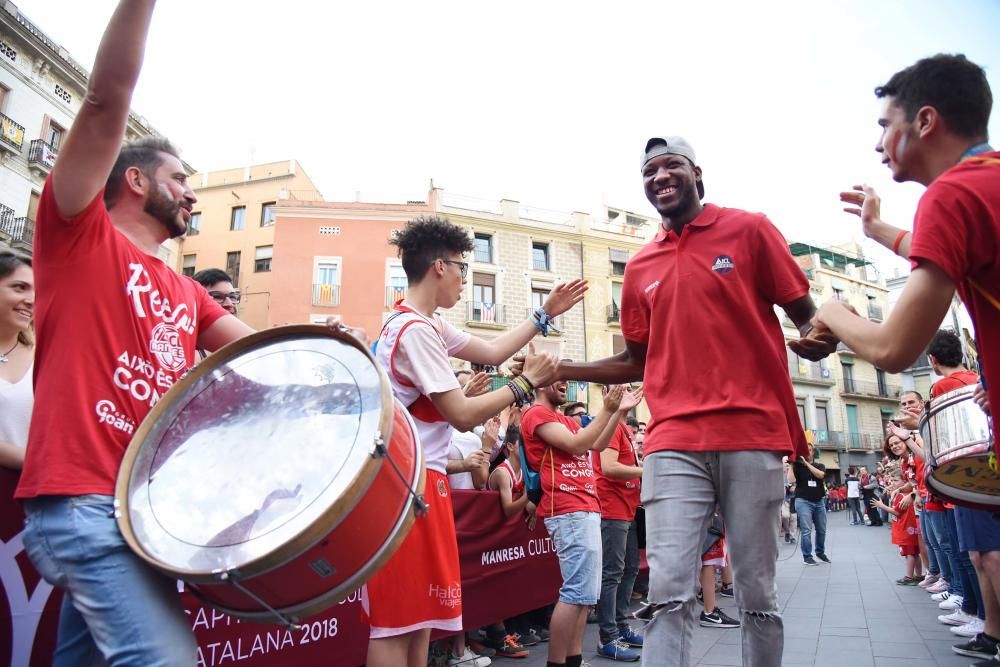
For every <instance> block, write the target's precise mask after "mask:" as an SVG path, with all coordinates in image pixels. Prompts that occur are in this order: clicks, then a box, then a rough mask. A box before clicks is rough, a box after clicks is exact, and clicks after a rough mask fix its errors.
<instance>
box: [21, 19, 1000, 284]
mask: <svg viewBox="0 0 1000 667" xmlns="http://www.w3.org/2000/svg"><path fill="white" fill-rule="evenodd" d="M16 4H17V5H18V7H19V8H20V9H21V10H22V11H23V12H24V13H25V14H26V15H27V16H28V17H29V18H31V19H32V20H33V21H35V22H37V23H38V25H39V27H40V28H41V29H42V30H44V31H45V32H46V33H47V34H48V35H49V36H50V37H51V38H53V39H54V40H55V41H57V42H59V43H60V44H62V45H63V46H65V47H66V48H67V49H68V50H69V51H70V53H71V54H72V55H73V56H74V57H75V58H76V59H77V60H79V61H80V62H82V63H83V64H84V65H86V66H87V67H90V65H91V64H92V62H93V58H94V54H95V52H96V49H97V44H98V41H99V40H100V37H101V33H102V32H103V30H104V26H105V25H106V22H107V19H108V17H109V16H110V14H111V12H112V10H113V8H114V6H115V4H116V2H114V0H86V1H85V2H81V1H80V0H16ZM998 26H1000V2H997V1H995V0H980V1H968V2H950V3H945V2H937V1H933V0H907V1H906V2H903V1H902V0H896V1H886V2H862V1H837V2H832V1H830V2H825V3H819V2H787V3H777V2H768V3H765V2H755V3H750V2H689V3H676V2H664V1H663V0H658V1H656V2H648V3H647V2H642V3H639V2H634V3H633V2H627V1H623V2H617V3H594V2H583V1H580V0H577V1H575V2H555V1H549V2H539V1H537V0H536V1H534V2H520V1H518V0H507V1H506V2H503V3H483V2H470V1H469V0H464V1H456V2H435V1H430V2H393V3H390V2H374V1H370V2H341V3H327V2H317V1H316V0H281V1H280V2H264V1H263V0H173V1H167V0H161V2H160V3H159V4H158V6H157V9H156V13H155V15H154V18H153V28H152V32H151V35H150V39H149V42H148V46H147V51H146V61H145V66H144V70H143V74H142V77H141V79H140V81H139V86H138V89H137V91H136V94H135V98H134V100H133V108H134V109H135V110H136V111H137V112H139V113H140V114H142V115H143V116H145V117H146V118H147V119H148V120H149V121H150V122H151V123H152V124H153V126H154V127H156V128H157V129H158V130H159V131H160V132H162V133H164V134H166V135H167V136H169V137H170V138H171V139H172V140H173V141H174V142H175V143H177V144H178V145H179V146H180V147H181V148H182V150H183V153H184V157H185V159H186V160H187V161H188V162H189V163H191V164H192V165H193V166H194V167H195V168H197V169H199V170H213V169H221V168H227V167H234V166H241V165H244V164H246V163H247V162H248V161H249V160H250V159H251V156H252V159H253V161H254V162H267V161H273V160H283V159H288V158H295V159H297V160H299V161H300V162H301V163H302V165H303V167H304V168H305V170H306V171H307V172H308V173H309V175H310V176H311V177H312V178H313V180H314V181H315V182H316V184H317V186H318V187H319V189H320V191H321V192H322V193H323V195H324V197H325V198H326V199H328V200H353V199H354V198H355V196H356V193H358V192H360V195H361V198H362V200H366V201H393V202H395V201H405V200H407V199H424V198H425V196H426V192H427V187H428V183H429V180H430V179H431V178H433V179H434V183H435V184H436V185H437V186H439V187H443V188H445V190H446V191H447V192H452V193H456V194H463V195H471V196H476V197H483V198H486V199H491V200H499V199H501V198H508V199H515V200H519V201H521V202H523V203H525V204H529V205H532V206H538V207H548V208H554V209H566V210H570V209H573V210H582V211H588V212H589V211H591V210H593V209H594V208H595V206H596V205H597V204H599V203H600V202H601V201H605V202H606V203H608V204H610V205H612V206H617V207H622V208H627V209H631V210H635V211H638V212H642V213H646V214H655V212H654V211H653V209H652V207H651V206H650V205H649V204H648V203H647V202H646V200H645V197H644V196H643V193H642V187H641V182H640V177H639V154H640V152H641V149H642V146H643V144H644V141H645V139H646V138H648V137H649V136H652V135H658V134H680V135H683V136H685V137H686V138H687V139H688V140H689V141H690V142H691V143H692V144H693V146H694V148H695V150H696V152H697V154H698V161H699V163H700V164H701V166H702V168H703V170H704V178H705V184H706V194H707V196H706V200H707V201H712V202H715V203H718V204H721V205H726V206H735V207H739V208H745V209H749V210H758V211H764V212H765V213H767V214H768V215H769V216H770V217H771V219H772V220H774V222H775V223H776V224H777V225H778V227H779V228H780V229H781V230H782V231H783V232H784V234H785V235H786V236H787V237H788V238H789V239H790V240H801V241H810V242H815V243H820V244H832V243H838V242H843V241H845V240H848V239H850V238H852V237H856V238H858V239H860V238H861V236H860V225H859V224H858V223H857V222H856V219H855V218H853V217H850V216H848V215H847V214H845V213H842V212H840V209H841V205H840V203H839V202H838V200H837V193H838V192H839V191H840V190H841V189H843V188H846V187H849V186H850V185H852V184H854V183H859V182H868V183H871V184H872V185H874V186H875V187H876V188H877V189H878V190H879V192H880V193H881V194H882V196H883V199H884V200H885V204H884V211H883V213H884V217H885V218H886V219H889V220H891V221H892V222H894V223H897V224H900V225H902V226H906V227H908V226H909V225H910V223H911V220H912V215H913V211H914V207H915V204H916V200H917V198H918V197H919V195H920V192H921V191H922V189H921V188H920V187H919V186H916V185H913V184H908V185H898V184H895V183H893V182H892V181H891V179H890V178H889V174H888V171H887V169H886V168H885V167H883V166H882V165H881V164H880V163H879V159H878V157H877V156H876V154H875V152H874V150H873V147H874V145H875V142H876V140H877V139H878V136H879V128H878V127H877V126H876V124H875V121H876V118H877V113H878V108H879V106H878V102H877V100H876V99H875V97H874V95H873V94H872V89H873V88H874V87H875V86H876V85H878V84H880V83H884V82H885V81H886V80H888V78H889V77H890V76H891V75H892V74H893V73H894V72H895V71H896V70H898V69H901V68H903V67H905V66H907V65H910V64H912V62H914V61H915V60H917V59H918V58H920V57H922V56H926V55H930V54H934V53H938V52H962V53H965V54H966V55H968V56H969V57H970V58H971V59H972V60H973V61H975V62H977V63H979V64H980V65H983V66H984V67H985V68H986V70H987V75H988V76H989V78H990V83H991V85H992V87H993V89H994V91H1000V40H998V39H997V38H996V28H997V27H998ZM995 94H997V95H1000V92H997V93H995ZM997 118H998V114H996V113H995V114H994V116H993V121H992V123H991V125H990V127H991V130H992V132H991V134H992V135H993V136H994V137H995V138H996V137H1000V133H998V129H1000V121H998V120H997ZM864 247H865V249H866V252H868V253H869V254H871V255H874V256H876V258H877V259H878V260H879V264H880V265H881V266H882V267H883V268H884V269H886V270H889V271H891V269H892V268H893V267H895V266H903V267H905V263H902V262H900V261H899V260H898V259H896V260H893V259H892V258H891V257H890V255H889V253H888V252H887V251H885V252H884V253H881V254H880V253H878V252H877V246H875V244H874V243H873V242H871V241H866V242H865V246H864Z"/></svg>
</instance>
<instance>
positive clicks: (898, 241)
mask: <svg viewBox="0 0 1000 667" xmlns="http://www.w3.org/2000/svg"><path fill="white" fill-rule="evenodd" d="M840 201H842V202H844V203H845V204H849V205H850V206H849V207H847V208H845V209H844V210H845V211H846V212H848V213H850V214H851V215H856V216H858V217H859V218H861V230H862V231H863V232H864V234H865V236H867V237H868V238H870V239H872V240H873V241H875V242H877V243H878V244H880V245H883V246H885V247H886V248H888V249H889V250H892V251H893V252H895V253H896V254H897V255H899V256H900V257H909V256H910V240H911V239H912V238H913V234H911V233H910V232H909V231H908V230H905V229H901V228H899V227H894V226H893V225H890V224H889V223H887V222H885V221H884V220H882V217H881V208H882V200H881V199H880V198H879V196H878V193H877V192H875V190H874V189H873V188H872V187H871V186H868V185H855V186H854V187H853V188H851V190H849V191H847V192H841V193H840Z"/></svg>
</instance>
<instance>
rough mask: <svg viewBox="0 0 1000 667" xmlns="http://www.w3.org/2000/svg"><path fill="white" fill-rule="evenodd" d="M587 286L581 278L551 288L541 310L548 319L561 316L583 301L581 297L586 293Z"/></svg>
mask: <svg viewBox="0 0 1000 667" xmlns="http://www.w3.org/2000/svg"><path fill="white" fill-rule="evenodd" d="M588 288H589V285H588V284H587V281H586V280H584V279H583V278H577V279H576V280H571V281H569V282H568V283H559V284H558V285H556V286H555V287H553V288H552V291H551V292H549V296H548V297H547V298H546V299H545V303H543V304H542V308H543V309H544V310H545V312H546V313H548V315H549V317H556V316H558V315H562V314H563V313H565V312H566V311H567V310H569V309H570V308H572V307H573V306H575V305H576V304H577V303H579V302H580V301H582V300H583V295H584V294H585V293H586V292H587V289H588Z"/></svg>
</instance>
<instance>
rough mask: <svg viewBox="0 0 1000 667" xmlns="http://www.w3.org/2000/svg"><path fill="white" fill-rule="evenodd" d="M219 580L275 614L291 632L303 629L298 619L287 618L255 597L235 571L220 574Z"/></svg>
mask: <svg viewBox="0 0 1000 667" xmlns="http://www.w3.org/2000/svg"><path fill="white" fill-rule="evenodd" d="M219 579H220V580H222V581H225V582H227V583H229V584H232V585H233V586H235V587H236V588H237V590H239V591H241V592H242V593H243V595H246V596H247V597H248V598H250V599H251V600H253V601H254V602H256V603H257V604H259V605H260V606H261V607H264V609H267V610H268V611H269V612H271V614H273V615H274V616H275V617H277V618H278V620H280V621H281V624H282V625H284V626H285V627H287V628H288V629H289V630H300V629H301V628H302V626H301V625H299V624H298V623H296V622H295V621H296V619H294V618H291V617H290V616H285V615H284V614H282V613H281V612H280V611H278V610H277V609H275V608H274V607H272V606H271V605H269V604H268V603H267V602H265V601H264V600H262V599H260V598H259V597H257V596H256V595H254V593H253V591H251V590H249V589H247V588H246V587H244V586H243V584H241V583H240V580H239V575H238V573H237V572H236V571H235V570H230V571H229V572H221V573H219Z"/></svg>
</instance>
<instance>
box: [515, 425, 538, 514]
mask: <svg viewBox="0 0 1000 667" xmlns="http://www.w3.org/2000/svg"><path fill="white" fill-rule="evenodd" d="M519 447H520V449H521V472H522V473H523V475H524V492H525V493H526V494H528V500H530V501H531V502H533V503H535V505H536V506H537V505H538V503H540V502H542V477H541V475H539V474H538V471H537V470H535V469H533V468H532V467H531V465H530V464H529V463H528V453H527V452H526V451H524V441H523V440H522V441H521V444H520V445H519Z"/></svg>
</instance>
